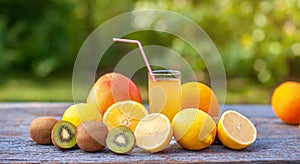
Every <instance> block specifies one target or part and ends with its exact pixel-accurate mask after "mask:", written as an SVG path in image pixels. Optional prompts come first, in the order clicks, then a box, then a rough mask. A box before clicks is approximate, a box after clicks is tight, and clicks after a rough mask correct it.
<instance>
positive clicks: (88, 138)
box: [76, 121, 108, 152]
mask: <svg viewBox="0 0 300 164" xmlns="http://www.w3.org/2000/svg"><path fill="white" fill-rule="evenodd" d="M107 134H108V128H107V126H106V125H105V124H104V123H103V122H101V121H88V122H84V123H82V124H80V125H79V126H78V127H77V132H76V142H77V146H78V147H79V148H80V149H82V150H84V151H88V152H94V151H100V150H102V149H103V148H104V147H105V140H106V137H107Z"/></svg>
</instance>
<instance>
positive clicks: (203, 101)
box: [181, 82, 219, 117]
mask: <svg viewBox="0 0 300 164" xmlns="http://www.w3.org/2000/svg"><path fill="white" fill-rule="evenodd" d="M181 91H182V103H181V109H186V108H197V109H200V110H202V111H204V112H206V113H208V114H209V115H211V116H212V117H214V116H218V114H219V103H218V99H217V97H216V95H215V93H214V92H213V90H212V89H210V88H209V87H208V86H206V85H205V84H202V83H199V82H188V83H185V84H183V85H182V86H181Z"/></svg>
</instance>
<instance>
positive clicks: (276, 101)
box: [272, 81, 300, 125]
mask: <svg viewBox="0 0 300 164" xmlns="http://www.w3.org/2000/svg"><path fill="white" fill-rule="evenodd" d="M272 107H273V111H274V113H275V114H276V115H277V116H278V117H279V118H280V119H281V120H282V121H284V122H285V123H288V124H297V125H299V124H300V83H298V82H295V81H286V82H283V83H282V84H280V85H279V86H278V87H277V88H275V90H274V92H273V94H272Z"/></svg>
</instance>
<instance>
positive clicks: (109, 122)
mask: <svg viewBox="0 0 300 164" xmlns="http://www.w3.org/2000/svg"><path fill="white" fill-rule="evenodd" d="M146 115H148V110H147V109H146V107H145V106H144V105H142V104H140V103H138V102H135V101H131V100H126V101H120V102H117V103H115V104H113V105H112V106H110V107H109V108H108V109H107V111H106V112H105V113H104V116H103V122H104V124H106V126H107V127H108V129H109V130H111V129H113V128H115V127H117V126H121V125H123V126H127V127H129V128H130V129H131V130H132V132H134V130H135V127H136V125H137V124H138V122H139V121H140V120H141V119H142V118H143V117H145V116H146Z"/></svg>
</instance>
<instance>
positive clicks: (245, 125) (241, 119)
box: [218, 110, 257, 150]
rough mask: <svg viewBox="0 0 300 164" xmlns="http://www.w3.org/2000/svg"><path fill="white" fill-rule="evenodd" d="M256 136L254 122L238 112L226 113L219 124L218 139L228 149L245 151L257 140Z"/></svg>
mask: <svg viewBox="0 0 300 164" xmlns="http://www.w3.org/2000/svg"><path fill="white" fill-rule="evenodd" d="M256 135H257V132H256V128H255V126H254V125H253V124H252V122H251V121H250V120H249V119H248V118H246V117H245V116H243V115H242V114H240V113H238V112H236V111H233V110H228V111H225V112H224V113H223V114H222V116H221V118H220V120H219V122H218V138H219V139H220V141H221V142H222V143H223V144H224V145H225V146H227V147H228V148H231V149H236V150H240V149H243V148H245V147H247V146H249V145H251V144H252V143H253V142H254V141H255V140H256Z"/></svg>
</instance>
